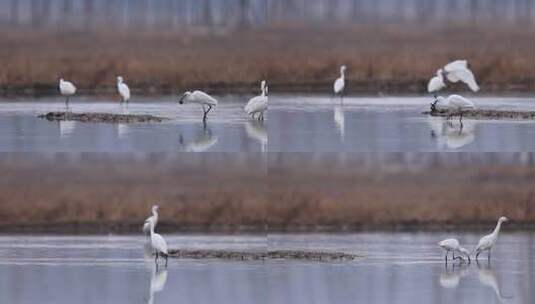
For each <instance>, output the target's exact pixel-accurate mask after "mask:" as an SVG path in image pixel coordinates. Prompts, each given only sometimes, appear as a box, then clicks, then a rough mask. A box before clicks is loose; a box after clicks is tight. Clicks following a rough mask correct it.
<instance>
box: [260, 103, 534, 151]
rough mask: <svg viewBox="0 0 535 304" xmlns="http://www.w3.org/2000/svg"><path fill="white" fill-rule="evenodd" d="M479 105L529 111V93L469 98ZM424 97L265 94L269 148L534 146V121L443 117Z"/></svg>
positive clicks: (490, 148)
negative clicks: (426, 112) (429, 112)
mask: <svg viewBox="0 0 535 304" xmlns="http://www.w3.org/2000/svg"><path fill="white" fill-rule="evenodd" d="M470 99H471V100H472V101H473V102H474V103H475V104H476V106H477V107H480V108H492V109H503V110H507V109H508V110H532V111H534V110H535V98H506V97H484V98H482V97H477V98H476V97H470ZM431 101H432V98H430V97H358V98H355V97H346V98H344V99H343V100H341V99H339V98H332V97H321V96H309V97H307V96H304V97H302V96H291V95H284V96H271V97H270V105H269V107H270V108H269V124H268V134H269V151H275V152H308V151H318V152H344V151H346V152H354V151H356V152H362V151H365V152H379V151H380V152H417V151H420V152H435V151H472V152H503V151H535V141H532V140H531V138H534V136H535V121H527V120H526V121H511V120H509V121H506V120H500V121H497V120H470V119H463V126H462V128H461V125H460V123H459V121H458V120H457V119H453V120H452V121H449V122H448V121H446V120H445V119H444V118H442V117H430V116H427V115H423V114H422V112H423V111H424V110H428V109H429V104H430V103H431Z"/></svg>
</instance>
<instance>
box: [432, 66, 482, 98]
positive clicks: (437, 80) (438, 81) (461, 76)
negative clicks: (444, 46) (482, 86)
mask: <svg viewBox="0 0 535 304" xmlns="http://www.w3.org/2000/svg"><path fill="white" fill-rule="evenodd" d="M444 80H448V81H449V82H451V83H457V82H459V81H462V82H464V83H465V84H467V85H468V87H469V88H470V89H471V90H472V91H474V92H477V91H479V85H478V84H477V82H476V78H475V77H474V73H472V71H471V70H470V69H469V68H468V62H467V61H466V60H455V61H453V62H450V63H448V64H446V65H445V66H444V67H443V68H441V69H439V70H438V71H437V72H436V76H434V77H433V78H431V80H429V82H428V84H427V91H428V92H429V93H436V92H438V91H440V90H442V89H443V88H445V87H446V83H445V81H444Z"/></svg>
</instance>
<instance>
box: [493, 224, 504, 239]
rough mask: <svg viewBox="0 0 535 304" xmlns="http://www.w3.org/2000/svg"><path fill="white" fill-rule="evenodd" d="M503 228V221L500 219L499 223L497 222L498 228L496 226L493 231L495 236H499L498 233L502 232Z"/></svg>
mask: <svg viewBox="0 0 535 304" xmlns="http://www.w3.org/2000/svg"><path fill="white" fill-rule="evenodd" d="M501 228H502V222H501V221H498V224H496V228H494V231H492V235H493V236H494V237H497V236H498V233H500V229H501Z"/></svg>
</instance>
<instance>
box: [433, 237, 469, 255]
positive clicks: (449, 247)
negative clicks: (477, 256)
mask: <svg viewBox="0 0 535 304" xmlns="http://www.w3.org/2000/svg"><path fill="white" fill-rule="evenodd" d="M438 245H439V246H440V248H442V249H444V250H445V251H446V253H447V252H449V251H452V252H454V253H455V252H459V253H460V254H461V255H463V254H464V255H465V256H466V257H468V259H470V252H469V251H468V250H466V249H465V248H463V247H461V244H460V243H459V240H457V239H454V238H451V239H445V240H443V241H440V242H439V243H438ZM460 258H463V257H462V256H461V257H460Z"/></svg>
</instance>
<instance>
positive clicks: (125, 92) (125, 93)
mask: <svg viewBox="0 0 535 304" xmlns="http://www.w3.org/2000/svg"><path fill="white" fill-rule="evenodd" d="M117 91H118V92H119V95H121V102H128V100H129V99H130V88H128V86H127V85H126V83H124V80H123V77H122V76H118V77H117Z"/></svg>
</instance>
